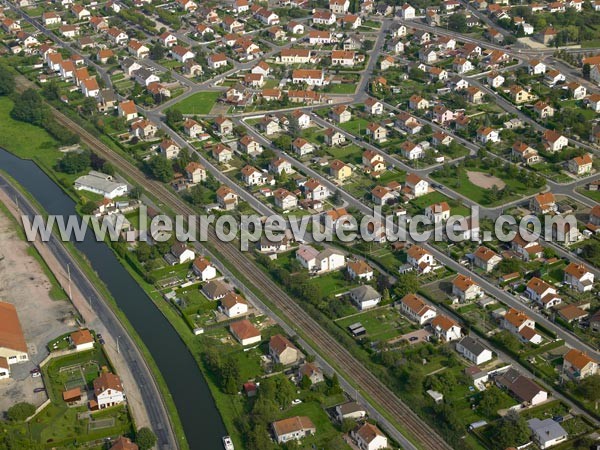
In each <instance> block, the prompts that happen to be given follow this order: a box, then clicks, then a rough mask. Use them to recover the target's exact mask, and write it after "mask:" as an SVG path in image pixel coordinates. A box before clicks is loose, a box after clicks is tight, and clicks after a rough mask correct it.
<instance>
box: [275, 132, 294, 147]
mask: <svg viewBox="0 0 600 450" xmlns="http://www.w3.org/2000/svg"><path fill="white" fill-rule="evenodd" d="M273 144H274V145H275V146H276V147H277V148H280V149H281V150H285V151H288V150H289V149H290V148H291V147H292V137H291V136H290V135H289V134H282V135H281V136H279V137H278V138H277V139H275V140H274V141H273Z"/></svg>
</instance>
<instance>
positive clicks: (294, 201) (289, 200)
mask: <svg viewBox="0 0 600 450" xmlns="http://www.w3.org/2000/svg"><path fill="white" fill-rule="evenodd" d="M273 198H274V199H275V206H277V207H278V208H280V209H282V210H283V211H289V210H291V209H293V208H295V207H296V206H298V197H296V195H294V194H293V193H291V192H290V191H288V190H287V189H284V188H279V189H276V190H275V192H273Z"/></svg>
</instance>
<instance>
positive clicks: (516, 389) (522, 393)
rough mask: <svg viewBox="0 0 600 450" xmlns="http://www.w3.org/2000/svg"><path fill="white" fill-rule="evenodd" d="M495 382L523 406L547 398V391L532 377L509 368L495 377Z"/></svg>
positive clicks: (536, 403) (535, 403)
mask: <svg viewBox="0 0 600 450" xmlns="http://www.w3.org/2000/svg"><path fill="white" fill-rule="evenodd" d="M495 381H496V384H497V385H498V386H499V387H501V388H504V389H506V390H507V391H508V392H510V393H511V395H512V396H513V397H515V399H516V400H517V401H518V402H519V403H520V404H521V405H522V406H524V407H527V406H536V405H539V404H540V403H544V402H545V401H546V400H548V392H547V391H545V390H544V389H542V388H541V387H539V386H538V385H537V384H536V383H535V382H534V381H533V380H532V379H530V378H528V377H526V376H525V375H522V374H521V373H520V372H519V371H518V370H516V369H513V368H510V369H508V370H507V371H506V372H504V373H502V374H501V375H500V376H498V377H496V380H495Z"/></svg>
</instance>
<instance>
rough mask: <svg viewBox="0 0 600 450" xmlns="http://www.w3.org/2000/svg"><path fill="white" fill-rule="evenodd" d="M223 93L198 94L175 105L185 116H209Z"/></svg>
mask: <svg viewBox="0 0 600 450" xmlns="http://www.w3.org/2000/svg"><path fill="white" fill-rule="evenodd" d="M220 96H221V92H197V93H195V94H193V95H190V96H189V97H187V98H184V99H183V100H181V101H180V102H179V103H177V104H176V105H175V108H176V109H178V110H179V111H181V112H182V113H183V114H209V113H210V111H211V109H212V107H213V106H214V104H215V103H216V101H217V99H218V98H219V97H220Z"/></svg>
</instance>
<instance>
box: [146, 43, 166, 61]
mask: <svg viewBox="0 0 600 450" xmlns="http://www.w3.org/2000/svg"><path fill="white" fill-rule="evenodd" d="M165 54H166V50H165V48H164V47H163V46H162V45H161V44H160V43H157V44H155V45H154V46H152V48H151V49H150V59H153V60H154V61H158V60H159V59H163V58H164V57H165Z"/></svg>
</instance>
